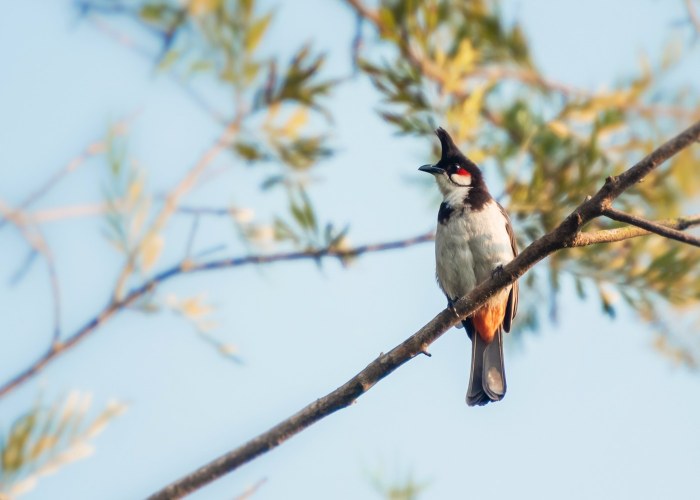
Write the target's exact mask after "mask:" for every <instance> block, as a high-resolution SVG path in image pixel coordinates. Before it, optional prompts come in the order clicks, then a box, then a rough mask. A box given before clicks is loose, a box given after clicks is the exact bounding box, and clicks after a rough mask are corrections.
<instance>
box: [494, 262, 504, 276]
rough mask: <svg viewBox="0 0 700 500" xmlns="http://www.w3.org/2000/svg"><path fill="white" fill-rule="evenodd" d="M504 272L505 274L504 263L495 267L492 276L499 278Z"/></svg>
mask: <svg viewBox="0 0 700 500" xmlns="http://www.w3.org/2000/svg"><path fill="white" fill-rule="evenodd" d="M502 274H503V264H498V265H497V266H496V267H494V268H493V271H491V277H492V278H497V277H499V276H500V275H502Z"/></svg>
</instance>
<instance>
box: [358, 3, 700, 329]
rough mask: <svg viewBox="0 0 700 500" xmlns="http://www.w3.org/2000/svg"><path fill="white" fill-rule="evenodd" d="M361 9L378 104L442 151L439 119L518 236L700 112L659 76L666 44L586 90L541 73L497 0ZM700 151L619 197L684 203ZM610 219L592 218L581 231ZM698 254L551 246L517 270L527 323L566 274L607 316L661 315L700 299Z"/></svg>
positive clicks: (534, 230)
mask: <svg viewBox="0 0 700 500" xmlns="http://www.w3.org/2000/svg"><path fill="white" fill-rule="evenodd" d="M365 17H366V20H367V22H368V23H369V24H370V26H371V27H372V28H373V32H374V34H375V38H374V40H373V42H372V43H373V45H371V46H370V47H371V48H370V49H368V50H366V51H365V53H366V54H367V55H366V56H365V55H364V54H360V56H359V66H360V68H361V69H362V70H363V71H364V72H365V73H366V74H367V75H368V76H369V78H370V79H371V81H372V82H373V84H374V85H375V87H376V88H377V90H378V91H379V92H380V94H381V95H382V105H381V106H380V109H379V113H380V114H381V115H382V116H383V117H384V118H385V119H386V120H387V122H388V123H390V124H391V125H393V126H394V127H395V128H396V130H397V131H398V132H399V133H402V134H411V135H416V136H421V137H428V138H430V139H431V142H432V144H433V157H435V156H438V155H439V151H438V150H437V141H435V140H433V139H432V130H433V128H434V127H435V126H436V125H438V124H439V125H441V126H444V127H446V128H447V129H448V130H449V131H450V132H451V133H452V134H453V136H454V137H455V139H456V141H457V142H458V143H460V144H461V145H462V147H463V150H464V151H466V152H467V154H468V156H470V157H471V158H472V159H473V160H474V161H476V162H479V163H481V164H482V167H484V168H485V170H486V175H487V177H488V179H489V183H490V185H491V186H498V190H495V191H494V195H495V196H497V197H498V198H499V199H500V200H501V201H502V202H503V203H504V204H505V205H506V206H507V207H508V210H509V212H510V214H511V217H512V218H513V219H514V221H515V224H516V233H517V234H518V235H519V240H520V246H521V247H523V246H525V245H527V244H529V243H530V242H531V241H532V240H533V239H534V238H536V237H538V236H540V235H542V234H543V233H544V232H546V231H549V230H551V229H552V228H553V227H554V226H555V225H556V224H557V223H558V222H559V221H561V220H562V219H563V218H564V217H565V215H566V214H567V213H568V212H570V211H571V210H572V209H573V208H574V207H575V206H576V205H577V204H578V203H580V202H581V201H582V200H583V198H584V197H585V196H586V195H589V194H593V193H594V192H595V191H596V190H597V189H598V188H599V187H600V185H601V183H602V180H603V179H605V178H606V177H607V176H609V175H613V174H618V173H620V172H622V171H623V170H625V169H627V168H629V167H630V166H631V165H632V164H634V163H635V161H637V160H638V159H639V158H641V157H642V156H643V155H645V154H647V153H649V152H650V151H651V150H652V149H653V148H654V147H656V146H658V145H659V144H661V143H662V142H663V141H664V140H665V139H666V138H667V137H668V135H669V134H671V133H673V132H676V131H679V130H682V129H683V128H684V127H685V126H687V125H688V124H689V123H691V122H692V121H695V120H697V119H699V118H700V107H699V106H698V94H697V92H696V91H695V89H684V88H674V87H671V88H669V86H668V85H664V79H665V78H666V77H667V75H669V74H671V73H672V70H673V68H674V66H675V64H676V63H677V62H678V61H679V60H681V59H682V54H681V51H680V48H679V47H677V46H676V45H674V44H669V47H668V49H667V50H666V54H665V55H664V57H663V59H662V60H661V61H659V62H658V63H656V64H653V65H652V64H651V63H650V62H649V61H648V60H646V59H644V58H642V59H641V61H640V64H639V70H638V71H637V72H636V74H634V75H632V76H628V77H624V78H621V79H620V80H619V81H618V83H616V84H615V85H614V86H613V87H612V88H611V89H609V90H601V91H599V92H591V91H587V90H583V89H577V88H574V87H571V86H568V85H565V84H563V83H559V82H553V81H549V80H547V78H546V76H545V75H543V74H542V73H541V72H540V71H539V70H538V69H537V66H536V64H535V61H534V58H533V56H532V54H531V51H530V48H529V45H528V40H527V37H526V35H525V33H524V32H523V30H522V28H521V27H520V25H519V24H518V23H517V22H509V21H508V20H507V19H506V17H505V16H504V15H503V13H502V11H501V10H500V8H499V3H498V2H493V1H486V0H483V1H470V2H460V1H437V0H436V1H394V0H386V1H382V2H380V7H379V10H378V11H377V15H376V17H372V16H365ZM375 46H379V47H386V50H384V51H380V50H377V49H376V48H375ZM388 51H391V52H389V53H391V54H393V57H387V52H388ZM377 53H381V56H380V57H370V55H373V54H377ZM699 162H700V157H699V154H698V150H697V148H689V149H687V150H685V151H684V152H683V153H682V154H680V155H678V156H677V157H676V158H675V159H674V160H673V162H672V166H670V167H665V168H663V169H661V170H660V171H659V172H656V173H655V174H654V175H653V176H651V177H650V178H649V179H648V180H647V181H645V182H644V183H642V184H640V185H639V186H636V187H635V188H634V189H632V190H630V191H629V192H628V193H626V194H625V195H623V196H622V197H621V198H620V199H619V200H618V201H617V202H616V206H618V207H619V208H621V209H624V210H626V211H629V212H632V213H635V214H641V215H644V216H645V217H647V218H650V219H655V218H668V217H676V216H679V215H681V214H683V213H684V212H685V211H686V210H687V206H688V202H690V201H691V200H692V199H693V198H694V197H696V196H697V195H698V193H700V177H698V176H697V165H698V163H699ZM495 174H497V175H495ZM618 226H619V224H617V223H615V222H612V221H607V220H605V219H599V220H597V221H596V222H594V223H593V224H591V226H590V227H589V228H588V229H604V228H612V227H618ZM695 262H697V253H696V251H695V249H693V248H691V247H689V246H684V245H682V244H678V243H674V242H671V241H669V240H665V239H661V238H638V239H633V240H628V241H626V242H624V243H622V244H617V245H609V246H606V247H605V249H601V248H598V247H588V248H579V249H574V250H570V251H567V252H559V253H557V254H555V255H553V256H551V257H550V258H549V259H548V260H547V261H546V264H545V266H546V267H545V266H542V265H540V266H538V267H537V268H536V270H534V272H532V271H531V273H530V274H529V275H528V276H527V277H526V278H525V280H524V285H525V287H526V288H527V289H528V290H527V292H526V293H523V297H525V298H527V297H536V299H535V300H536V302H535V301H531V302H530V307H529V308H527V312H526V313H525V314H524V316H525V318H526V319H527V322H528V323H529V325H530V326H531V327H533V328H534V327H536V325H537V324H538V319H539V318H538V316H540V315H541V314H542V312H543V311H542V308H541V307H539V305H540V304H541V300H538V298H540V299H541V298H542V292H541V290H549V292H548V295H550V300H549V302H550V304H551V307H550V310H549V312H550V316H551V317H552V318H556V315H557V308H558V307H557V299H556V297H557V295H558V293H559V291H560V288H561V283H562V281H563V280H564V279H565V278H566V279H571V280H572V281H573V283H574V286H575V288H576V290H577V291H578V293H579V295H580V296H581V297H582V298H584V297H586V296H588V295H591V293H590V292H591V291H592V290H595V291H596V295H597V296H598V298H599V300H600V302H601V308H602V311H603V312H604V313H605V314H607V315H609V316H612V317H614V316H615V311H616V308H617V307H618V305H619V302H620V300H619V299H622V300H623V301H624V302H625V303H627V304H629V305H630V306H632V307H633V308H635V309H637V310H638V311H639V312H640V313H641V316H642V317H643V318H645V319H647V320H649V321H651V322H653V323H654V324H658V320H659V319H660V315H661V314H663V312H664V308H663V307H660V305H662V304H664V303H668V304H671V305H673V306H678V307H682V306H687V305H689V304H691V303H694V302H696V301H697V300H698V299H699V298H700V268H698V267H697V266H696V265H694V263H695ZM531 290H532V292H533V293H531ZM659 299H661V300H659ZM535 304H538V307H537V308H535V307H534V305H535ZM519 324H520V325H522V318H520V321H519Z"/></svg>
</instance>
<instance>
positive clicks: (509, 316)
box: [419, 128, 518, 406]
mask: <svg viewBox="0 0 700 500" xmlns="http://www.w3.org/2000/svg"><path fill="white" fill-rule="evenodd" d="M435 133H436V134H437V136H438V138H439V139H440V144H441V146H442V157H441V158H440V161H439V162H437V163H436V164H435V165H423V166H422V167H420V169H419V170H422V171H423V172H428V173H430V174H433V176H435V180H436V181H437V185H438V188H439V189H440V192H441V193H442V196H443V201H442V204H441V205H440V211H439V212H438V225H437V232H436V236H435V261H436V268H437V271H436V274H437V281H438V284H439V285H440V288H441V289H442V291H443V293H444V294H445V296H446V297H447V302H448V304H449V306H450V307H452V304H453V303H454V302H456V301H457V300H458V299H459V298H461V297H463V296H464V295H466V294H467V293H469V292H470V291H471V290H472V289H473V288H474V287H476V285H478V284H479V283H481V282H482V281H485V280H486V279H487V278H489V277H491V276H492V274H493V273H495V272H498V271H499V270H500V269H502V266H503V265H505V264H507V263H508V262H510V261H511V260H513V258H514V257H515V256H516V255H517V254H518V248H517V246H516V242H515V235H514V234H513V227H512V226H511V223H510V219H509V218H508V214H507V213H506V211H505V210H504V209H503V207H502V206H501V205H500V204H499V203H498V202H497V201H496V200H494V199H493V197H492V196H491V194H490V193H489V190H488V188H487V187H486V184H485V182H484V178H483V176H482V174H481V170H479V167H477V166H476V165H475V164H474V162H472V161H471V160H469V158H467V157H466V156H464V155H463V154H462V152H461V151H460V150H459V149H458V148H457V146H456V145H455V143H454V142H453V141H452V138H451V137H450V135H449V134H448V133H447V132H446V131H445V130H444V129H442V128H439V129H437V130H436V131H435ZM517 309H518V283H517V282H516V283H513V285H512V286H510V287H508V288H506V289H504V290H502V291H501V292H499V293H497V294H496V295H494V296H493V297H492V298H490V299H489V300H488V302H486V304H484V305H483V306H481V307H480V308H479V309H477V310H476V311H475V312H474V313H473V314H472V315H471V316H469V317H467V318H466V319H465V320H464V321H462V324H463V325H464V328H465V329H466V330H467V334H468V335H469V338H470V339H471V341H472V361H471V374H470V376H469V389H468V391H467V404H468V405H469V406H474V405H485V404H487V403H490V402H491V401H500V400H501V399H503V396H505V394H506V374H505V370H504V368H503V330H505V331H506V332H508V331H510V326H511V322H512V321H513V318H514V317H515V313H516V311H517Z"/></svg>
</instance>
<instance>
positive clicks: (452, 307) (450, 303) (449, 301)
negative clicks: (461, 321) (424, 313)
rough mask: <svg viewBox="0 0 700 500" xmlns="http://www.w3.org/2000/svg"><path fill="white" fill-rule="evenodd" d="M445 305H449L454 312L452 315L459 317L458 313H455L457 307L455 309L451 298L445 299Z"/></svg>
mask: <svg viewBox="0 0 700 500" xmlns="http://www.w3.org/2000/svg"><path fill="white" fill-rule="evenodd" d="M447 307H449V308H450V310H451V311H452V312H453V313H454V315H455V316H457V317H458V318H459V314H457V309H455V304H454V302H452V300H451V299H447Z"/></svg>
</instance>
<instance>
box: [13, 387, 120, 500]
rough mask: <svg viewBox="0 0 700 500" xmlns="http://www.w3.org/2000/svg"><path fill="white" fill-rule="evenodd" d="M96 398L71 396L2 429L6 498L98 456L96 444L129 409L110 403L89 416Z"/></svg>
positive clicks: (36, 408) (37, 407)
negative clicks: (113, 420) (45, 478)
mask: <svg viewBox="0 0 700 500" xmlns="http://www.w3.org/2000/svg"><path fill="white" fill-rule="evenodd" d="M91 405H92V398H91V396H90V395H89V394H81V393H78V392H71V393H70V394H69V395H68V396H67V397H65V398H62V399H58V400H57V401H55V402H54V403H53V404H51V405H45V404H43V403H42V402H41V401H39V402H37V404H35V405H34V407H33V408H32V409H31V410H29V411H28V412H27V413H25V414H24V415H21V416H20V417H19V418H17V419H16V420H15V422H14V423H13V424H12V425H11V426H10V427H9V429H7V431H0V498H5V497H3V495H5V496H6V498H16V497H18V496H20V495H22V494H24V493H27V492H28V491H30V490H32V489H33V488H34V486H35V485H36V483H37V481H38V480H39V479H40V478H41V477H42V476H45V475H47V474H52V473H55V472H56V471H58V470H60V469H61V468H62V467H64V466H66V465H68V464H69V463H71V462H75V461H76V460H81V459H83V458H86V457H88V456H90V455H91V454H92V453H93V447H92V444H91V441H92V440H93V439H94V438H95V437H96V436H97V435H98V434H99V433H100V432H102V430H104V428H105V427H106V426H107V425H108V424H109V423H110V422H111V421H112V419H114V418H115V417H116V416H118V415H120V414H121V413H123V412H124V411H125V409H126V407H125V406H124V405H123V404H121V403H116V402H113V403H109V404H108V405H107V407H106V408H105V409H104V410H102V412H101V413H99V414H98V415H96V416H94V417H89V416H88V414H89V410H90V406H91Z"/></svg>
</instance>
